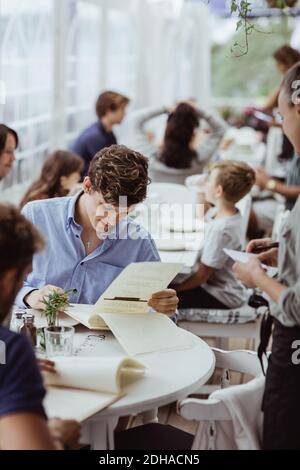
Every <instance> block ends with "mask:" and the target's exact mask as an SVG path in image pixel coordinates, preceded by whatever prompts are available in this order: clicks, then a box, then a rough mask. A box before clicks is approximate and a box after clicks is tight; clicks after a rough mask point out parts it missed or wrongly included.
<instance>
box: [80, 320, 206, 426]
mask: <svg viewBox="0 0 300 470" xmlns="http://www.w3.org/2000/svg"><path fill="white" fill-rule="evenodd" d="M186 333H187V334H188V335H191V333H189V332H186ZM192 336H193V339H194V346H193V347H192V348H191V349H185V350H180V351H171V352H160V353H151V354H142V355H138V356H136V359H137V360H139V361H140V362H142V363H143V364H144V365H145V366H146V372H145V376H144V377H143V378H142V379H141V380H139V381H137V382H135V383H132V384H130V385H129V386H127V387H126V388H125V390H124V391H125V393H126V395H125V396H124V397H123V398H121V399H120V400H119V401H117V402H116V403H114V404H113V405H111V406H109V407H108V408H107V409H106V410H103V411H101V412H100V413H98V415H96V416H94V417H93V420H95V419H97V416H98V417H99V418H100V419H104V418H111V417H118V416H126V415H129V414H136V413H141V412H144V411H148V410H152V409H154V408H158V407H161V406H164V405H166V404H169V403H172V402H174V401H177V400H181V399H183V398H185V397H186V396H187V395H189V394H190V393H193V392H195V391H196V390H197V389H199V388H200V387H201V386H202V385H203V384H205V383H206V382H207V381H208V379H209V378H210V377H211V375H212V374H213V372H214V368H215V356H214V354H213V352H212V350H211V348H210V347H209V346H208V345H207V344H206V343H205V342H204V341H202V340H201V339H200V338H198V337H196V336H194V335H192ZM74 348H75V349H74V354H75V355H78V356H94V357H95V356H96V357H97V356H108V355H110V356H126V355H127V354H126V352H125V351H124V350H123V348H122V347H121V345H120V344H119V343H118V341H117V340H116V339H115V338H114V336H113V335H112V333H110V332H98V331H97V332H93V331H91V330H87V329H86V328H84V327H82V326H80V327H77V328H76V334H75V341H74Z"/></svg>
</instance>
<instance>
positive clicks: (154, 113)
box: [133, 107, 168, 153]
mask: <svg viewBox="0 0 300 470" xmlns="http://www.w3.org/2000/svg"><path fill="white" fill-rule="evenodd" d="M166 113H168V109H167V108H166V107H163V108H154V109H153V108H152V109H150V108H148V109H146V110H143V111H139V112H137V115H136V117H135V118H134V121H133V127H134V136H135V139H136V141H137V142H138V144H140V145H145V146H147V147H149V146H151V149H149V151H148V153H151V152H154V151H155V150H156V148H155V146H154V145H153V143H152V142H150V140H149V136H148V134H147V131H146V130H145V124H147V122H148V121H150V120H151V119H154V118H156V117H158V116H161V115H162V114H166Z"/></svg>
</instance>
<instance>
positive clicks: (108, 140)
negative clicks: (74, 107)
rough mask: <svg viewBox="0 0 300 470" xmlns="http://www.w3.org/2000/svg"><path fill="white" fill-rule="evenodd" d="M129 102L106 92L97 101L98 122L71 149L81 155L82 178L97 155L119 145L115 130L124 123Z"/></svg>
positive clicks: (120, 96)
mask: <svg viewBox="0 0 300 470" xmlns="http://www.w3.org/2000/svg"><path fill="white" fill-rule="evenodd" d="M129 102H130V100H129V98H127V96H124V95H121V94H120V93H116V92H114V91H105V92H103V93H101V95H100V96H99V98H98V99H97V102H96V114H97V117H98V120H97V122H95V123H94V124H92V125H91V126H89V127H88V128H87V129H85V130H84V131H83V132H82V133H81V134H80V135H79V137H78V138H77V139H76V140H75V142H74V143H73V144H72V145H71V148H70V150H72V151H73V152H74V153H76V154H77V155H80V157H81V158H82V160H83V162H84V167H83V170H82V173H81V176H82V178H84V177H85V176H87V174H88V169H89V165H90V163H91V161H92V159H93V158H94V156H95V155H96V153H98V152H99V151H100V150H102V149H103V148H105V147H110V146H111V145H114V144H117V139H116V136H115V134H114V133H113V128H114V126H115V125H117V124H121V123H122V121H123V119H124V117H125V115H126V108H127V106H128V104H129Z"/></svg>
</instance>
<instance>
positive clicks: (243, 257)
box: [224, 248, 278, 277]
mask: <svg viewBox="0 0 300 470" xmlns="http://www.w3.org/2000/svg"><path fill="white" fill-rule="evenodd" d="M224 252H225V253H226V255H228V256H229V257H230V258H231V259H233V260H234V261H237V262H239V263H247V261H249V259H250V258H251V257H252V256H255V255H254V254H252V253H246V252H244V251H236V250H229V249H227V248H224ZM261 266H262V267H263V268H264V269H265V270H266V271H267V272H268V275H269V276H270V277H273V276H275V275H276V274H277V273H278V269H277V268H272V267H270V266H267V265H266V264H262V265H261Z"/></svg>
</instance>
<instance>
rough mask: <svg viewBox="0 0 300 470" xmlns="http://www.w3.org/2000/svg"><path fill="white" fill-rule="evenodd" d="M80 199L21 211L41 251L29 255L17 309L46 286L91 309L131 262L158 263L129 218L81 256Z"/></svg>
mask: <svg viewBox="0 0 300 470" xmlns="http://www.w3.org/2000/svg"><path fill="white" fill-rule="evenodd" d="M80 195H81V194H79V195H78V194H77V195H76V196H74V197H72V198H69V197H66V198H55V199H47V200H41V201H34V202H30V203H29V204H27V205H26V206H25V207H24V209H23V211H22V212H23V214H24V215H25V217H26V218H27V219H29V220H30V221H31V222H32V223H33V224H34V225H35V226H36V227H37V228H38V229H39V231H40V232H41V233H42V234H43V236H44V238H45V240H46V248H45V249H44V250H43V251H42V252H41V253H38V254H36V255H35V256H34V258H33V270H32V272H31V273H30V274H29V275H28V277H27V279H26V281H25V282H24V285H23V288H22V289H21V290H20V292H19V293H18V295H17V298H16V304H17V305H19V306H23V307H24V301H23V299H24V297H25V296H26V295H27V294H28V293H29V292H31V291H32V290H34V289H40V288H42V287H44V286H46V285H48V284H51V285H54V286H57V287H61V288H62V289H64V290H68V289H77V293H76V294H74V295H72V296H71V297H70V301H71V302H72V303H84V304H94V303H95V302H96V301H97V300H98V298H99V297H100V295H101V294H102V293H103V292H104V291H105V290H106V288H107V287H108V286H109V285H110V284H111V282H112V281H113V280H114V279H115V278H116V277H117V276H118V275H119V274H120V272H121V271H122V270H123V269H124V268H125V267H126V266H127V265H129V264H130V263H136V262H143V261H160V258H159V254H158V252H157V249H156V246H155V244H154V242H153V240H152V239H151V237H150V235H149V234H148V232H146V231H145V230H144V229H143V228H142V227H140V226H139V225H138V224H136V223H135V222H134V221H133V220H132V219H130V218H129V217H126V218H124V219H123V220H122V221H121V222H120V224H119V225H118V226H117V227H116V228H115V229H114V231H113V232H112V233H111V234H110V238H107V239H106V240H104V241H103V243H102V244H101V245H100V246H99V247H98V248H97V249H96V250H95V251H94V252H93V253H91V254H90V255H88V256H86V250H85V247H84V244H83V242H82V240H81V232H82V227H81V226H80V225H78V224H77V223H76V222H75V219H74V213H75V205H76V202H77V199H78V198H79V196H80ZM128 235H129V236H128Z"/></svg>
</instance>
